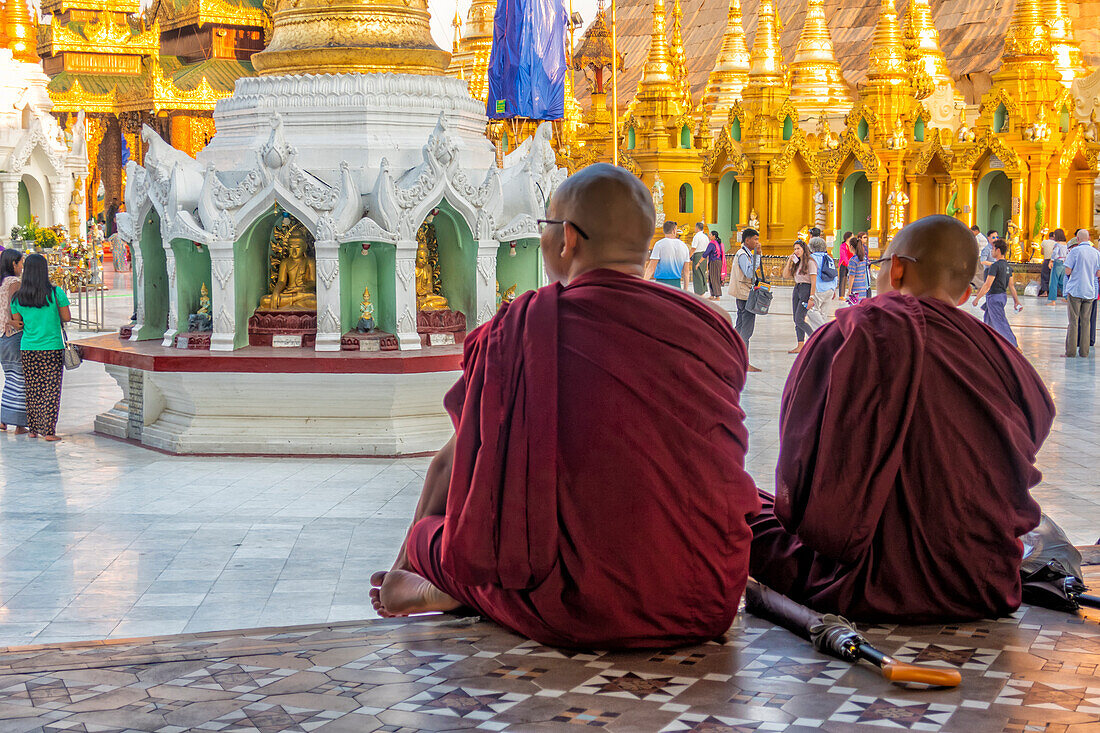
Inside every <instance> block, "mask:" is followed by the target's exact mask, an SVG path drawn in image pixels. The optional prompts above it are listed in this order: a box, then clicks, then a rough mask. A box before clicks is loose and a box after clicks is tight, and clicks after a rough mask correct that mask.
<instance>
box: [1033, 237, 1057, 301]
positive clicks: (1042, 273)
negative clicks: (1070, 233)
mask: <svg viewBox="0 0 1100 733" xmlns="http://www.w3.org/2000/svg"><path fill="white" fill-rule="evenodd" d="M1050 237H1051V235H1050V233H1049V232H1047V231H1045V230H1044V232H1043V243H1042V244H1041V245H1039V248H1040V249H1041V250H1042V252H1043V265H1042V268H1041V269H1040V270H1039V292H1038V293H1036V295H1038V296H1039V297H1040V298H1042V297H1045V296H1046V294H1047V293H1048V292H1050V256H1051V254H1053V252H1054V240H1053V239H1051V238H1050Z"/></svg>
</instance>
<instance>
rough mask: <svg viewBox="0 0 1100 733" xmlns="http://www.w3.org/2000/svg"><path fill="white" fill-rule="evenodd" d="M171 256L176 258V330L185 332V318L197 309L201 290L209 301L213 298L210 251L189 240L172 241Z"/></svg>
mask: <svg viewBox="0 0 1100 733" xmlns="http://www.w3.org/2000/svg"><path fill="white" fill-rule="evenodd" d="M171 246H172V255H173V256H174V257H175V258H176V298H177V301H176V303H177V305H178V312H177V314H176V315H177V316H178V321H177V323H176V329H177V330H179V331H181V332H183V331H186V330H187V318H188V316H190V315H191V314H192V313H195V312H196V311H198V309H199V299H200V297H201V296H202V288H203V286H204V285H205V286H206V292H207V293H208V294H209V295H210V297H211V301H213V297H214V285H213V282H212V281H211V278H210V250H209V249H208V248H207V247H204V246H202V245H200V244H196V243H195V242H192V241H191V240H189V239H173V240H172V244H171Z"/></svg>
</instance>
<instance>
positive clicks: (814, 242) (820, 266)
mask: <svg viewBox="0 0 1100 733" xmlns="http://www.w3.org/2000/svg"><path fill="white" fill-rule="evenodd" d="M811 233H812V232H811ZM808 244H809V247H810V255H811V256H812V257H813V258H814V262H816V263H817V295H816V296H814V304H813V307H812V308H810V311H809V313H807V314H806V320H807V321H808V322H809V324H810V327H811V328H813V329H814V330H815V331H816V330H817V329H819V328H821V327H822V326H824V325H825V324H826V323H828V322H829V321H830V320H832V317H833V314H834V313H836V308H837V305H838V304H839V302H840V301H839V298H838V297H837V294H836V286H837V269H836V261H835V260H834V259H833V258H832V257H830V256H829V253H828V252H826V251H825V240H824V239H822V238H821V237H810V241H809V243H808Z"/></svg>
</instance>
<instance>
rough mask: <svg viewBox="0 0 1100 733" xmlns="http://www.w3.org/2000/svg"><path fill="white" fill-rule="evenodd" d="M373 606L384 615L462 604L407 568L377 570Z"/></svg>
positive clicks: (436, 609)
mask: <svg viewBox="0 0 1100 733" xmlns="http://www.w3.org/2000/svg"><path fill="white" fill-rule="evenodd" d="M370 584H371V585H372V586H374V587H373V588H371V591H370V601H371V605H373V606H374V610H375V611H377V612H378V615H379V616H381V617H383V618H393V617H395V616H408V615H409V614H413V613H428V612H431V611H453V610H455V609H456V608H458V607H459V606H461V605H462V604H461V603H459V602H458V601H456V600H455V599H454V598H451V597H450V596H449V595H447V594H446V593H444V592H443V591H441V590H439V588H436V587H435V586H434V585H432V584H431V583H430V582H429V581H428V580H426V579H425V578H422V577H420V576H419V575H417V574H416V573H410V572H409V571H407V570H390V571H389V572H378V573H375V574H374V575H372V576H371V578H370Z"/></svg>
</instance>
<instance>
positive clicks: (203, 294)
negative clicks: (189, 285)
mask: <svg viewBox="0 0 1100 733" xmlns="http://www.w3.org/2000/svg"><path fill="white" fill-rule="evenodd" d="M210 305H211V303H210V291H209V290H207V289H206V283H203V284H202V290H200V291H199V309H198V310H197V311H195V313H196V314H198V315H200V316H209V315H210Z"/></svg>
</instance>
